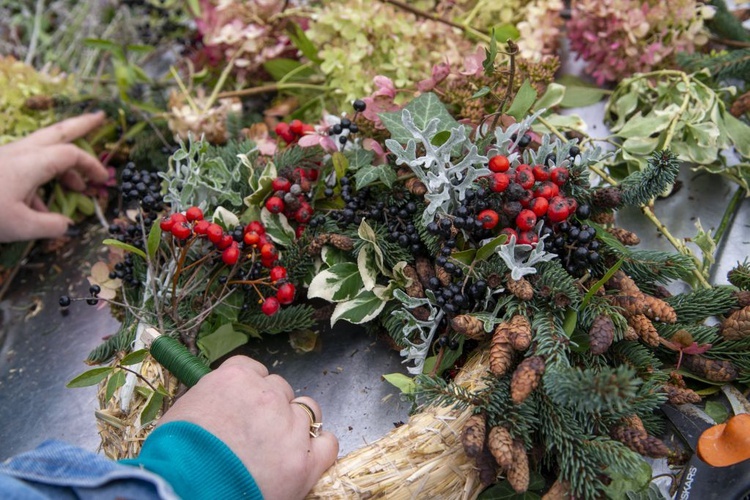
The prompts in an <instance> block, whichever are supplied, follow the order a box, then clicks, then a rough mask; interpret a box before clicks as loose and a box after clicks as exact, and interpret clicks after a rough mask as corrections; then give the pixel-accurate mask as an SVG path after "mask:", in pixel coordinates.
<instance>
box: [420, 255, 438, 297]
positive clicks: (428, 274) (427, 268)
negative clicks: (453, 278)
mask: <svg viewBox="0 0 750 500" xmlns="http://www.w3.org/2000/svg"><path fill="white" fill-rule="evenodd" d="M416 265H417V276H418V277H419V282H420V283H422V288H424V289H425V290H427V289H429V288H430V278H432V277H433V276H435V268H433V267H432V262H430V259H428V258H426V257H417V262H416Z"/></svg>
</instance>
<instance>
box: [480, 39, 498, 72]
mask: <svg viewBox="0 0 750 500" xmlns="http://www.w3.org/2000/svg"><path fill="white" fill-rule="evenodd" d="M484 54H485V56H484V61H482V67H484V74H485V75H487V76H492V75H494V74H495V58H497V38H495V30H494V29H492V30H491V32H490V46H489V48H486V49H484Z"/></svg>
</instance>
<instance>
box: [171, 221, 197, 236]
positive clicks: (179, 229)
mask: <svg viewBox="0 0 750 500" xmlns="http://www.w3.org/2000/svg"><path fill="white" fill-rule="evenodd" d="M171 231H172V234H173V235H174V237H175V238H177V239H178V240H186V239H188V238H189V237H190V235H191V234H193V230H192V229H190V226H188V225H187V224H186V223H185V222H180V223H179V224H175V225H174V226H172V229H171Z"/></svg>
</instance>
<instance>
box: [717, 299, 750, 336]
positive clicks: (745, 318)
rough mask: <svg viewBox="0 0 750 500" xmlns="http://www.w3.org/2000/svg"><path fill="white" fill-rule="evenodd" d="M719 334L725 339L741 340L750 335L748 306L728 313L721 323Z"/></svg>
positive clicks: (749, 310) (749, 308)
mask: <svg viewBox="0 0 750 500" xmlns="http://www.w3.org/2000/svg"><path fill="white" fill-rule="evenodd" d="M721 335H722V337H724V338H725V339H726V340H741V339H744V338H745V337H747V336H748V335H750V306H745V307H743V308H742V309H740V310H738V311H734V312H733V313H732V314H730V315H729V316H728V317H727V319H725V320H724V321H723V322H722V323H721Z"/></svg>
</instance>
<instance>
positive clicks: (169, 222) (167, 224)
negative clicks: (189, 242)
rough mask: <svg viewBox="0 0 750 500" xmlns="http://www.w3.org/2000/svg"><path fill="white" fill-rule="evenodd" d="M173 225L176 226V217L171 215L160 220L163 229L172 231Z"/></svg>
mask: <svg viewBox="0 0 750 500" xmlns="http://www.w3.org/2000/svg"><path fill="white" fill-rule="evenodd" d="M172 226H174V219H173V218H172V217H170V216H169V215H167V216H166V217H164V218H162V220H161V222H159V227H160V228H161V230H162V231H171V230H172Z"/></svg>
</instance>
